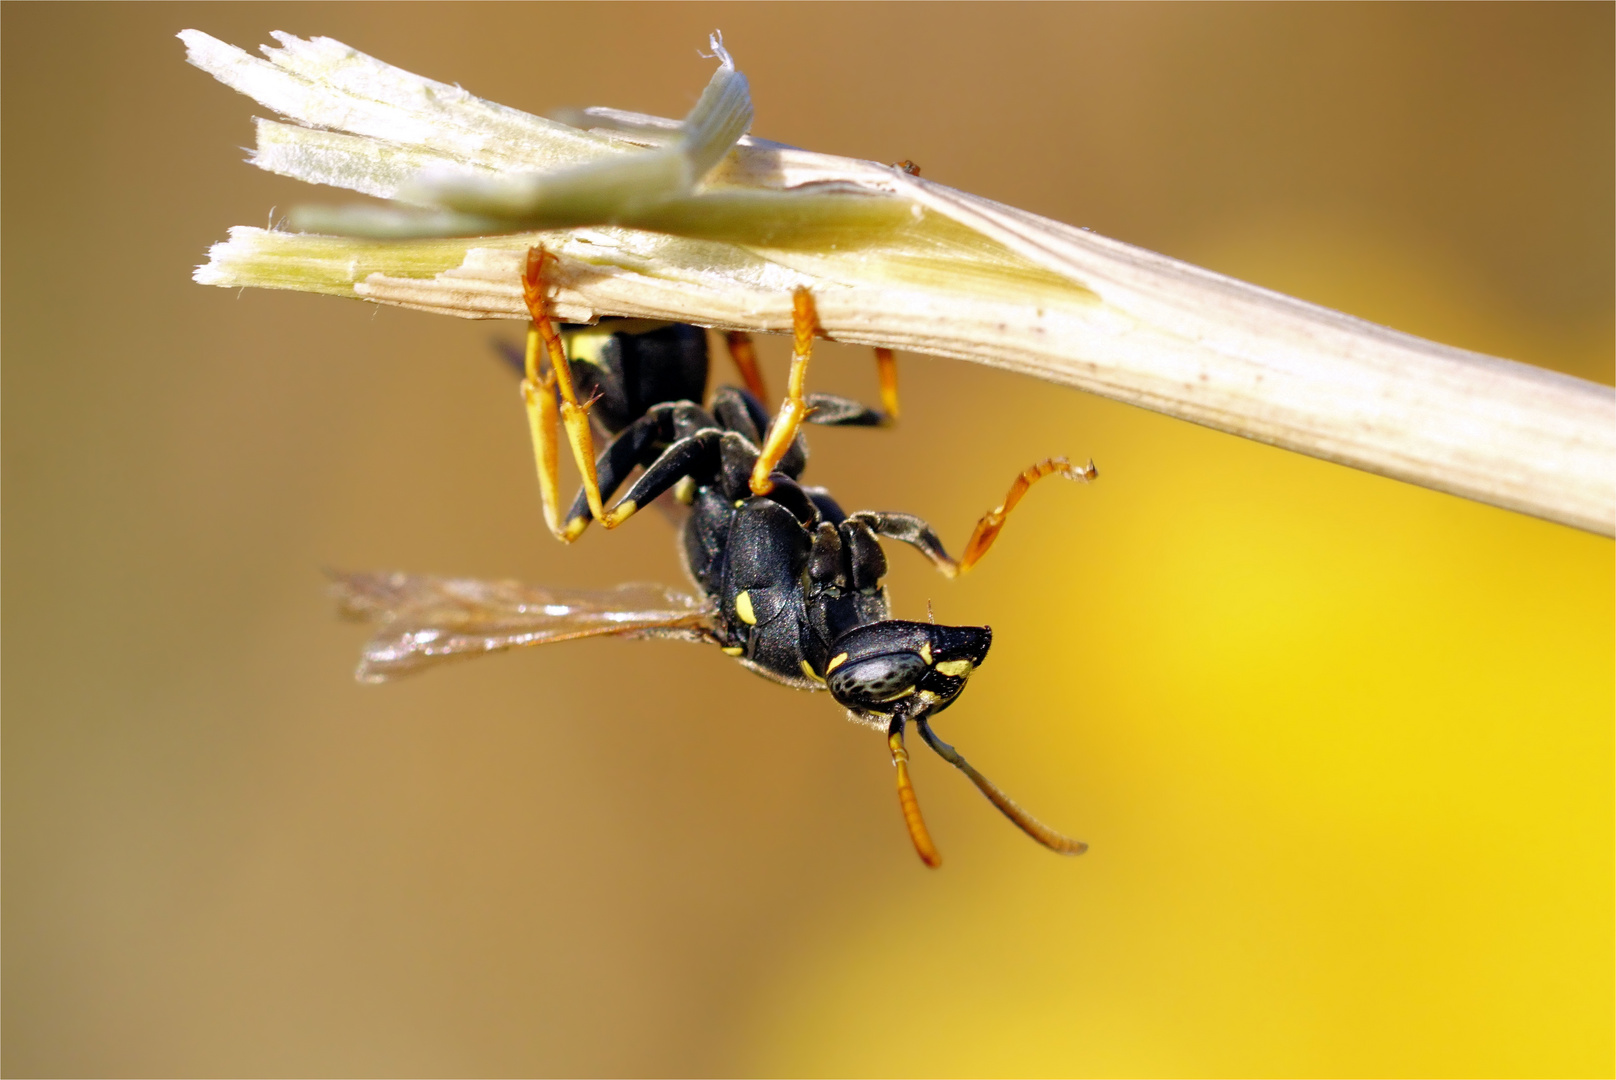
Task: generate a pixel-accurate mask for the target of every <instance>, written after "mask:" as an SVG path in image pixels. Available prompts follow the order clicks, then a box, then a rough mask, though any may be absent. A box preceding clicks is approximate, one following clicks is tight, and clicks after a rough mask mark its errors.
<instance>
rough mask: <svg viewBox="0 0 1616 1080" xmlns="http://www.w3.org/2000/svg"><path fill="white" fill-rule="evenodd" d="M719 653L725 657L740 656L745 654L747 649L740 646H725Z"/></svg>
mask: <svg viewBox="0 0 1616 1080" xmlns="http://www.w3.org/2000/svg"><path fill="white" fill-rule="evenodd" d="M718 651H719V652H721V653H723V654H724V655H725V656H739V655H741V654H742V653H743V652H745V651H746V649H745V648H744V647H742V646H740V645H725V646H724V647H723V648H722V649H719V650H718Z"/></svg>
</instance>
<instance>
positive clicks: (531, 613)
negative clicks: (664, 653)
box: [331, 573, 717, 682]
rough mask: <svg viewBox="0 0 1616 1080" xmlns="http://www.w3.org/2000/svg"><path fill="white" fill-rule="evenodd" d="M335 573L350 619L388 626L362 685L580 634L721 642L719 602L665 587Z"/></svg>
mask: <svg viewBox="0 0 1616 1080" xmlns="http://www.w3.org/2000/svg"><path fill="white" fill-rule="evenodd" d="M331 579H332V586H331V592H332V595H334V596H335V597H336V599H337V602H338V605H339V606H340V609H341V611H342V613H343V614H344V615H345V616H347V617H349V618H352V619H357V620H361V621H364V622H374V623H378V624H379V628H378V629H377V631H376V636H375V637H373V638H371V639H370V641H369V642H368V643H367V644H366V645H365V650H364V654H363V656H362V657H361V659H360V661H359V668H358V670H357V671H356V672H355V673H354V676H355V678H357V679H359V680H360V681H361V682H385V681H386V680H388V679H393V678H397V677H398V676H400V675H409V674H413V673H414V672H417V671H420V670H421V669H422V668H426V667H430V666H432V665H434V664H441V663H445V662H447V661H450V660H459V659H464V658H466V657H471V656H480V655H482V654H483V653H491V652H503V651H504V650H506V649H515V648H520V647H522V646H524V645H546V644H549V643H550V642H552V641H571V640H572V639H574V638H585V637H629V638H646V637H668V638H680V639H683V640H686V641H714V640H717V639H716V637H715V636H714V632H713V615H714V608H713V605H712V604H711V602H709V601H706V600H701V599H698V598H696V597H694V596H687V595H685V594H684V593H681V592H677V591H675V590H673V589H669V588H665V587H664V586H661V585H619V586H617V587H616V588H612V589H598V590H589V589H546V588H541V587H539V586H536V585H524V584H522V583H521V582H518V581H477V580H474V579H471V578H441V577H427V576H422V575H415V574H399V573H391V574H343V573H333V574H332V575H331Z"/></svg>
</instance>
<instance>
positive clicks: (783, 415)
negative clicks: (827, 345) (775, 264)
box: [751, 287, 819, 495]
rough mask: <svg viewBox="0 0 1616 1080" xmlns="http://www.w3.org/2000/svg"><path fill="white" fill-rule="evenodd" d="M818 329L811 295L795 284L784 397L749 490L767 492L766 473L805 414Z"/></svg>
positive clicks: (794, 435) (769, 487)
mask: <svg viewBox="0 0 1616 1080" xmlns="http://www.w3.org/2000/svg"><path fill="white" fill-rule="evenodd" d="M818 329H819V316H818V314H817V313H816V312H815V310H814V297H813V294H812V293H810V292H809V291H808V290H807V289H806V288H802V287H799V288H798V289H797V291H796V292H794V293H792V294H791V346H792V351H791V374H790V375H789V376H788V377H787V379H786V398H785V400H784V401H782V402H781V403H780V413H779V415H778V416H776V417H775V418H774V424H773V425H772V426H771V427H770V428H769V433H768V435H767V436H766V437H765V438H764V441H763V450H762V451H761V452H760V453H759V454H758V460H757V465H756V466H755V467H754V468H753V469H752V480H751V486H752V494H754V495H767V494H768V493H769V492H770V491H771V490H773V488H774V484H773V482H772V481H771V480H770V479H769V474H770V473H772V472H774V471H775V469H776V468H777V467H778V466H779V464H780V459H781V458H783V457H785V456H786V452H787V451H788V450H790V449H791V444H792V443H793V442H794V441H795V440H796V438H797V429H798V428H800V427H801V426H802V421H803V418H804V417H805V416H807V415H808V402H807V400H806V399H804V397H803V394H802V387H803V382H804V381H805V380H806V379H807V377H808V359H809V357H811V356H812V355H813V351H814V334H815V333H816V332H817V331H818Z"/></svg>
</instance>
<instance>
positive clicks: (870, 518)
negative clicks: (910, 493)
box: [848, 510, 960, 577]
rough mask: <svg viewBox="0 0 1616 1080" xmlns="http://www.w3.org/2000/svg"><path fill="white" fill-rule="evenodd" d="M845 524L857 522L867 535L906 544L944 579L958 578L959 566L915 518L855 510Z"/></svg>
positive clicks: (877, 511)
mask: <svg viewBox="0 0 1616 1080" xmlns="http://www.w3.org/2000/svg"><path fill="white" fill-rule="evenodd" d="M848 520H850V521H851V520H858V521H862V522H864V523H865V524H866V525H868V526H869V527H870V531H871V532H873V533H875V535H877V536H884V537H886V538H887V539H888V540H897V541H898V542H900V543H904V544H908V545H909V546H910V547H912V548H914V549H915V550H916V551H918V552H920V553H921V554H922V555H924V556H926V558H928V559H930V560H931V562H932V565H933V566H935V567H937V569H938V570H939V571H941V572H942V573H943V575H944V576H945V577H957V576H958V575H959V572H960V564H959V562H958V560H956V559H955V558H954V557H953V556H952V555H950V554H949V553H948V552H947V551H946V550H945V549H944V548H943V542H942V541H941V540H939V539H938V538H937V534H936V533H935V532H934V531H932V527H931V526H930V525H928V524H926V522H925V520H924V519H922V518H918V517H916V516H915V515H914V514H890V513H886V512H884V511H880V510H858V511H855V512H854V513H851V514H849V515H848Z"/></svg>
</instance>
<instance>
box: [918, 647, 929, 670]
mask: <svg viewBox="0 0 1616 1080" xmlns="http://www.w3.org/2000/svg"><path fill="white" fill-rule="evenodd" d="M920 658H921V659H922V660H924V661H926V666H927V667H930V666H931V642H929V641H928V642H926V644H924V645H922V646H921V647H920Z"/></svg>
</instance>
